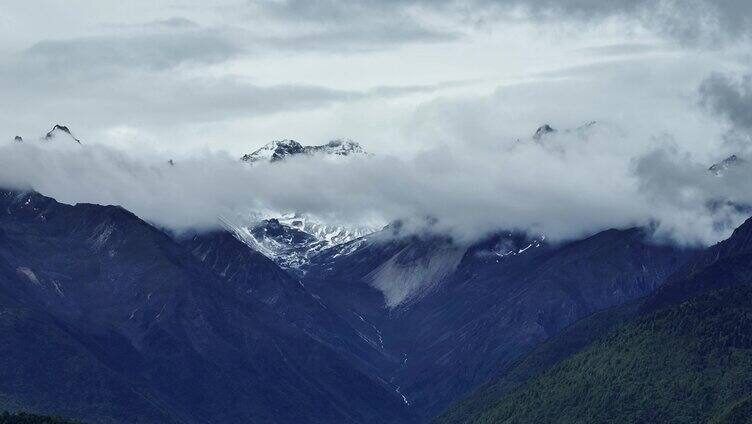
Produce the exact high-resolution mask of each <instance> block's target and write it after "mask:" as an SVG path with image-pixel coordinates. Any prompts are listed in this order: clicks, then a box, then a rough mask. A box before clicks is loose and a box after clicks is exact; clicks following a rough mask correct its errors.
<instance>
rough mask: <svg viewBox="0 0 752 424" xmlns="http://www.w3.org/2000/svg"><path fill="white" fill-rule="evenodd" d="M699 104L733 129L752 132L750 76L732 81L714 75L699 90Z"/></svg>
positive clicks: (719, 75)
mask: <svg viewBox="0 0 752 424" xmlns="http://www.w3.org/2000/svg"><path fill="white" fill-rule="evenodd" d="M699 93H700V103H701V104H702V105H703V106H705V107H706V108H707V109H708V110H709V111H710V112H711V113H713V114H715V115H716V116H719V117H721V118H724V119H726V120H727V121H728V122H729V123H730V124H731V125H732V126H733V127H734V128H736V129H739V130H742V131H746V132H749V131H750V130H752V75H744V76H742V77H741V78H739V79H733V78H732V77H730V76H728V75H723V74H719V73H714V74H712V75H711V76H709V77H708V78H706V79H705V80H704V81H703V82H702V84H701V85H700V88H699Z"/></svg>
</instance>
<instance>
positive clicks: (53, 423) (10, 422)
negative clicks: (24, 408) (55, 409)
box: [0, 412, 77, 424]
mask: <svg viewBox="0 0 752 424" xmlns="http://www.w3.org/2000/svg"><path fill="white" fill-rule="evenodd" d="M0 424H77V422H74V421H68V420H64V419H62V418H57V417H48V416H45V415H35V414H27V413H24V412H19V413H15V414H11V413H9V412H3V413H2V414H0Z"/></svg>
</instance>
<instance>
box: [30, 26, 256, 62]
mask: <svg viewBox="0 0 752 424" xmlns="http://www.w3.org/2000/svg"><path fill="white" fill-rule="evenodd" d="M241 50H242V49H241V48H240V47H239V46H238V45H237V44H236V43H234V42H231V41H230V40H229V38H228V37H225V36H222V35H220V34H217V33H216V32H212V31H208V30H200V31H195V30H190V31H182V30H181V31H166V32H156V33H145V34H134V35H111V36H92V37H86V38H74V39H69V40H47V41H41V42H38V43H36V44H34V45H33V46H31V47H30V48H29V49H27V50H25V51H23V52H21V54H20V57H19V58H18V60H19V61H21V62H22V63H23V64H24V66H27V67H34V68H37V69H52V70H55V71H57V72H76V71H78V72H91V71H92V70H96V69H109V68H112V67H122V68H148V69H155V70H162V69H168V68H172V67H175V66H178V65H181V64H183V63H203V64H206V63H217V62H221V61H224V60H227V59H229V58H231V57H233V56H235V55H237V54H239V53H240V52H241Z"/></svg>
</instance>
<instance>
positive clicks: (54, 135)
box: [43, 124, 81, 144]
mask: <svg viewBox="0 0 752 424" xmlns="http://www.w3.org/2000/svg"><path fill="white" fill-rule="evenodd" d="M58 138H68V139H70V140H73V141H75V142H76V143H78V144H81V140H79V139H77V138H76V137H74V136H73V134H72V133H71V131H70V129H69V128H68V127H66V126H65V125H60V124H55V126H54V127H52V129H51V130H49V131H48V132H47V134H45V136H44V138H43V140H44V141H52V140H54V139H58Z"/></svg>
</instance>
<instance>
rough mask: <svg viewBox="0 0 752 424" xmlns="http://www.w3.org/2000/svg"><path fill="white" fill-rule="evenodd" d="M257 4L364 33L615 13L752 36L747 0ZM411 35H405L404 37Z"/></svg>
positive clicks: (719, 34)
mask: <svg viewBox="0 0 752 424" xmlns="http://www.w3.org/2000/svg"><path fill="white" fill-rule="evenodd" d="M252 4H253V5H254V6H255V10H262V11H264V12H266V13H270V14H271V16H273V17H276V18H281V19H285V20H288V21H291V22H303V23H308V24H319V25H320V26H322V27H325V28H327V27H335V26H348V25H353V26H354V27H356V28H359V29H360V30H361V31H362V33H364V34H369V33H370V34H372V35H378V34H380V35H381V36H386V35H388V34H389V32H390V31H394V29H397V30H398V31H397V32H396V33H395V34H397V36H399V32H400V31H399V29H400V28H406V27H414V28H419V29H423V28H425V25H426V19H425V17H426V16H428V17H431V18H433V19H432V20H431V19H429V20H428V21H429V22H430V21H434V22H435V21H438V22H443V23H447V22H453V23H455V24H460V25H461V26H464V27H465V28H467V27H468V26H470V27H472V26H477V25H494V24H495V23H496V22H498V21H499V20H501V21H509V20H510V19H512V20H519V19H520V18H522V19H525V20H533V21H539V22H546V23H548V24H551V23H562V22H565V21H569V22H579V23H582V22H588V23H589V22H596V23H597V22H602V21H603V20H606V19H611V18H615V19H622V20H629V21H632V22H634V23H637V24H640V25H643V26H645V27H648V28H651V29H653V30H655V31H657V32H658V33H660V34H663V35H666V36H669V37H671V38H673V39H677V40H680V41H683V42H687V43H691V44H705V45H708V44H712V43H713V42H717V41H721V40H722V41H727V42H733V41H735V40H734V39H735V38H737V37H742V36H744V37H747V36H749V27H750V26H749V24H750V20H751V19H752V5H750V3H749V2H747V1H745V0H686V1H684V0H658V1H654V0H608V1H603V0H465V1H457V0H430V1H429V0H355V1H345V0H314V1H304V0H282V1H255V2H253V3H252ZM390 19H391V22H393V23H391V22H390ZM426 33H427V34H430V31H427V32H426ZM438 34H439V35H440V34H441V33H438ZM378 38H379V37H378V36H375V37H374V39H376V40H378ZM411 38H412V37H410V36H404V37H402V39H403V41H405V42H407V41H410V40H411ZM439 38H441V36H439ZM736 41H738V40H736Z"/></svg>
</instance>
